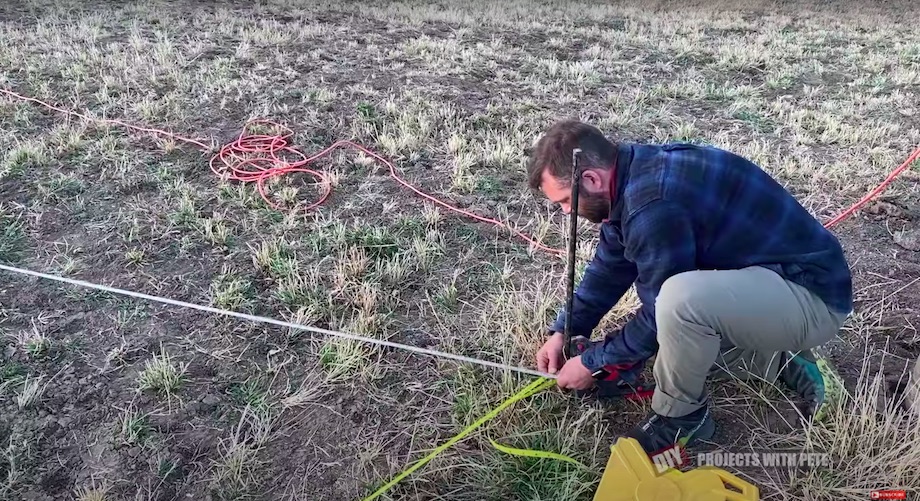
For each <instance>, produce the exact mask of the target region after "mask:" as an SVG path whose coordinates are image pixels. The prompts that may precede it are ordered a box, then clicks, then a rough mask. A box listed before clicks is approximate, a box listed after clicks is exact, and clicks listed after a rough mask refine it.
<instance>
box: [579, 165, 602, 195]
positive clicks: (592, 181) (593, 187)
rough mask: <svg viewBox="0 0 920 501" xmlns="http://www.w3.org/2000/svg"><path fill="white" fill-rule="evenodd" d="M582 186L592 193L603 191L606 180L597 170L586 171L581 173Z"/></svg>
mask: <svg viewBox="0 0 920 501" xmlns="http://www.w3.org/2000/svg"><path fill="white" fill-rule="evenodd" d="M581 185H582V186H583V187H585V188H587V189H588V190H589V191H592V192H597V191H602V190H603V189H604V180H603V178H602V177H601V175H600V174H599V173H598V172H597V171H596V170H594V169H586V170H585V171H584V172H582V173H581Z"/></svg>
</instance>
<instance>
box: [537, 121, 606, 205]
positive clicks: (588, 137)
mask: <svg viewBox="0 0 920 501" xmlns="http://www.w3.org/2000/svg"><path fill="white" fill-rule="evenodd" d="M575 148H581V151H582V153H581V156H580V157H579V165H580V167H581V168H582V169H610V168H611V167H613V163H614V162H615V161H616V157H617V149H616V144H614V143H613V142H611V141H610V140H608V139H607V138H606V137H605V136H604V134H603V133H602V132H601V131H600V130H599V129H597V128H596V127H594V126H591V125H588V124H586V123H583V122H580V121H578V120H562V121H559V122H556V123H555V124H553V125H552V126H551V127H550V128H549V129H548V130H547V131H546V133H545V134H543V136H542V137H541V138H540V140H539V141H537V144H536V145H535V146H534V148H533V151H532V153H531V156H530V161H529V162H528V164H527V179H528V184H529V185H530V188H531V189H533V190H536V189H539V188H540V185H541V184H543V171H544V170H549V173H550V175H552V176H553V177H554V178H556V179H557V180H558V181H559V182H560V184H562V185H563V186H568V185H569V184H571V179H572V150H574V149H575Z"/></svg>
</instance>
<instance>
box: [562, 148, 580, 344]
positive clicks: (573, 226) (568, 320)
mask: <svg viewBox="0 0 920 501" xmlns="http://www.w3.org/2000/svg"><path fill="white" fill-rule="evenodd" d="M580 153H581V150H580V149H578V148H575V149H574V150H572V196H571V200H570V202H571V212H570V213H569V248H568V251H569V256H568V258H569V261H568V276H567V277H566V278H567V280H566V284H565V286H566V289H565V303H566V304H565V347H566V351H568V350H569V346H570V345H571V340H572V330H571V326H572V305H573V303H574V301H575V299H574V297H575V249H576V245H577V243H578V239H577V234H576V233H577V229H578V192H579V191H580V190H579V188H580V185H581V171H580V170H579V166H578V155H579V154H580Z"/></svg>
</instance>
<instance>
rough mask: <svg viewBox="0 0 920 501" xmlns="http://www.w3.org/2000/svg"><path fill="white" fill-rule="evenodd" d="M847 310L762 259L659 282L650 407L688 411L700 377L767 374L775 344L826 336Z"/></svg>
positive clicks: (776, 364)
mask: <svg viewBox="0 0 920 501" xmlns="http://www.w3.org/2000/svg"><path fill="white" fill-rule="evenodd" d="M845 319H846V314H841V313H836V312H833V311H830V310H828V308H827V307H826V306H825V304H824V303H823V302H822V301H821V300H820V299H819V298H818V297H817V296H815V295H814V294H812V293H811V292H809V291H808V290H807V289H805V288H803V287H801V286H799V285H797V284H794V283H792V282H789V281H786V280H784V279H783V278H782V277H780V276H779V275H777V274H776V273H774V272H772V271H770V270H768V269H766V268H762V267H756V266H755V267H750V268H744V269H741V270H715V271H690V272H685V273H680V274H677V275H675V276H673V277H671V278H670V279H668V280H667V281H665V283H664V284H663V285H662V287H661V291H660V292H659V294H658V298H657V300H656V302H655V322H656V325H657V328H658V345H659V350H658V354H657V356H656V357H655V366H654V373H655V381H656V385H657V387H656V389H655V394H654V396H653V397H652V409H653V410H654V411H655V412H656V413H658V414H661V415H663V416H669V417H675V416H683V415H686V414H689V413H691V412H693V411H695V410H697V409H699V408H701V407H702V406H703V405H705V404H706V402H707V399H708V392H707V391H706V378H707V377H708V376H713V377H716V378H725V377H735V378H739V379H741V380H749V379H752V378H753V379H762V380H766V381H768V382H771V383H772V382H774V381H775V380H776V377H777V375H778V373H779V370H780V364H781V363H782V360H781V358H780V352H783V351H789V352H793V353H795V352H799V351H802V352H804V353H803V355H805V356H808V357H811V356H812V354H811V352H810V351H809V350H810V349H811V348H814V347H816V346H819V345H821V344H824V343H826V342H827V341H829V340H831V339H832V338H833V337H834V336H835V335H836V334H837V333H838V331H839V329H840V327H841V325H842V324H843V322H844V320H845Z"/></svg>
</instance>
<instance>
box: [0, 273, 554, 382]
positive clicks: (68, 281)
mask: <svg viewBox="0 0 920 501" xmlns="http://www.w3.org/2000/svg"><path fill="white" fill-rule="evenodd" d="M0 270H4V271H9V272H12V273H19V274H21V275H29V276H33V277H38V278H44V279H46V280H53V281H55V282H63V283H66V284H70V285H76V286H78V287H85V288H88V289H96V290H99V291H104V292H110V293H112V294H119V295H122V296H129V297H133V298H138V299H146V300H148V301H153V302H157V303H163V304H168V305H172V306H180V307H182V308H191V309H193V310H198V311H205V312H208V313H215V314H218V315H226V316H231V317H236V318H240V319H243V320H248V321H250V322H261V323H266V324H273V325H277V326H279V327H287V328H289V329H297V330H304V331H309V332H314V333H317V334H326V335H329V336H335V337H340V338H345V339H351V340H354V341H361V342H362V343H369V344H376V345H380V346H389V347H391V348H397V349H400V350H406V351H412V352H415V353H421V354H423V355H430V356H433V357H440V358H449V359H451V360H456V361H458V362H467V363H471V364H477V365H484V366H487V367H493V368H496V369H504V370H510V371H515V372H520V373H523V374H529V375H531V376H541V377H546V378H551V379H555V378H556V376H555V375H554V374H546V373H543V372H540V371H536V370H532V369H526V368H524V367H516V366H513V365H508V364H500V363H497V362H489V361H488V360H480V359H478V358H472V357H466V356H463V355H454V354H452V353H445V352H443V351H437V350H429V349H427V348H419V347H416V346H410V345H407V344H400V343H394V342H392V341H385V340H382V339H374V338H369V337H364V336H358V335H356V334H350V333H347V332H340V331H332V330H328V329H321V328H319V327H313V326H309V325H301V324H295V323H291V322H284V321H281V320H275V319H274V318H268V317H260V316H257V315H248V314H246V313H238V312H235V311H230V310H223V309H220V308H212V307H210V306H202V305H200V304H194V303H187V302H185V301H178V300H175V299H169V298H165V297H160V296H151V295H149V294H144V293H141V292H134V291H129V290H124V289H118V288H115V287H109V286H106V285H99V284H94V283H92V282H86V281H83V280H76V279H73V278H65V277H60V276H57V275H49V274H47V273H41V272H38V271H32V270H26V269H22V268H16V267H14V266H6V265H3V264H0Z"/></svg>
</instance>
